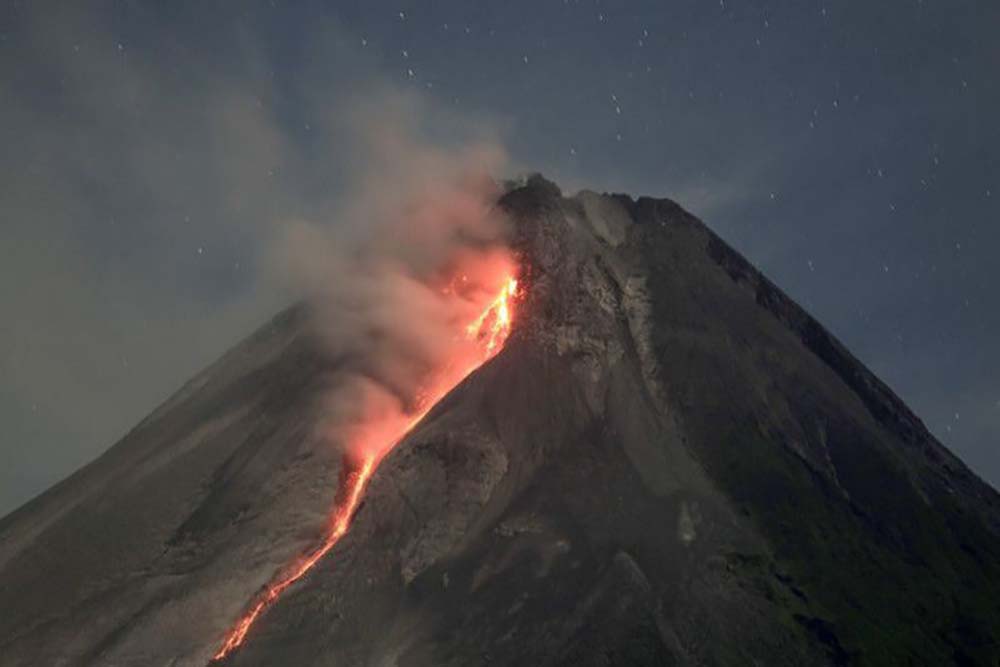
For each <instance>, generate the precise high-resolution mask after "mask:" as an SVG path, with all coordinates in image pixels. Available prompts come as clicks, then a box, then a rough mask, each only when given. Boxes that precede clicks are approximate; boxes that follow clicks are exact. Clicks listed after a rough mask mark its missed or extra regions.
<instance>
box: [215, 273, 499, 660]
mask: <svg viewBox="0 0 1000 667" xmlns="http://www.w3.org/2000/svg"><path fill="white" fill-rule="evenodd" d="M517 294H518V291H517V280H516V279H515V278H513V277H507V278H506V279H505V280H504V281H503V286H502V288H501V289H500V292H499V293H498V294H497V296H496V297H495V298H494V299H493V300H492V301H491V302H490V303H489V304H487V306H486V307H485V309H484V310H483V311H482V312H481V313H480V314H479V316H478V317H476V319H475V320H473V321H472V322H471V323H469V324H468V325H467V326H466V327H465V336H466V339H467V341H469V342H471V343H473V344H474V347H473V349H474V350H476V352H477V353H476V354H474V355H472V357H471V358H469V357H468V355H465V356H466V357H467V358H463V359H457V360H455V361H456V362H457V363H452V364H449V366H448V367H447V368H444V369H442V370H441V372H440V376H439V377H438V378H436V379H435V381H434V382H433V385H432V387H431V388H429V389H427V390H426V391H425V392H424V393H423V397H422V400H421V401H420V405H418V406H417V408H416V409H415V410H414V412H413V413H411V414H410V415H405V416H403V417H404V421H402V422H401V423H399V424H387V425H382V428H380V429H377V430H376V431H375V433H377V434H378V435H379V436H380V439H381V442H364V443H361V446H360V447H358V448H357V451H358V452H359V455H358V457H357V458H359V459H360V460H359V461H357V462H356V463H355V465H356V466H357V467H356V468H355V469H354V470H353V471H352V472H350V473H349V474H348V475H347V477H346V479H345V480H344V486H343V487H342V489H341V493H340V494H338V495H339V496H340V497H341V498H342V500H341V502H339V503H338V504H337V507H336V509H335V511H334V514H333V517H332V521H331V523H330V528H329V530H328V532H327V533H326V535H325V537H324V539H323V542H322V543H321V544H320V545H319V546H318V547H316V548H314V549H313V550H312V551H310V552H308V553H306V554H304V555H302V556H301V557H299V558H298V559H297V560H296V561H295V562H294V563H292V564H291V565H290V566H289V567H288V568H286V569H285V570H284V571H281V572H279V573H278V575H277V576H276V577H275V578H274V579H273V580H272V582H271V583H270V584H268V586H267V587H266V588H265V589H264V590H263V591H262V592H261V593H260V594H259V595H258V596H257V597H256V599H255V601H254V602H253V604H252V605H251V606H250V607H249V609H248V610H247V612H246V613H245V614H244V615H243V616H242V617H241V618H240V619H239V621H237V622H236V624H235V625H234V626H233V627H232V628H231V629H230V630H229V632H228V633H227V634H226V637H225V639H224V641H223V642H222V645H221V646H220V647H219V650H218V651H217V652H216V653H215V655H214V656H212V661H213V662H215V661H219V660H223V659H225V658H226V657H228V656H229V655H230V654H231V653H232V652H233V651H235V650H236V649H237V648H239V646H240V645H241V644H242V643H243V641H244V640H245V639H246V636H247V632H249V631H250V628H251V627H252V626H253V624H254V622H256V620H257V619H258V618H260V615H261V614H263V613H264V612H265V611H266V610H267V609H268V608H269V607H270V606H271V605H273V604H274V603H275V602H276V601H277V600H278V598H279V597H281V594H282V593H284V592H285V590H287V589H288V588H289V587H290V586H291V585H292V584H294V583H295V582H296V581H298V580H299V579H301V578H302V577H303V576H305V574H306V573H307V572H309V570H311V569H312V568H313V566H315V565H316V563H318V562H319V561H320V559H321V558H323V556H325V555H326V554H327V552H329V551H330V549H332V548H333V547H334V545H336V544H337V542H339V541H340V538H342V537H343V536H344V535H345V534H346V533H347V530H348V529H349V528H350V525H351V519H352V518H353V516H354V512H355V510H357V508H358V504H359V503H360V502H361V497H362V495H363V494H364V490H365V487H366V486H367V485H368V481H369V480H370V479H371V476H372V474H373V473H374V472H375V469H376V468H377V467H378V464H379V462H380V461H381V460H382V458H383V457H384V456H385V455H386V454H387V453H389V451H390V450H391V449H392V448H393V447H394V446H395V445H396V444H397V443H398V442H399V441H400V440H401V439H402V438H403V436H405V435H406V434H407V433H408V432H409V431H410V430H412V429H413V427H414V426H416V425H417V423H418V422H420V420H421V419H423V418H424V416H426V415H427V413H428V412H430V410H431V408H433V407H434V405H435V404H436V403H437V402H438V401H440V400H441V399H442V398H444V396H445V395H446V394H447V393H448V392H450V391H451V390H452V389H453V388H454V387H455V386H456V385H458V383H459V382H461V381H462V380H463V379H465V377H466V376H468V375H469V374H470V373H472V371H474V370H476V369H477V368H479V366H481V365H482V364H483V363H485V362H486V361H488V360H489V359H491V358H492V357H493V356H494V355H495V354H496V353H497V352H499V351H500V349H501V348H502V347H503V344H504V342H505V341H506V340H507V336H508V335H510V330H511V326H512V323H513V318H512V310H513V305H514V304H513V302H514V299H515V297H516V296H517ZM345 465H348V458H347V457H345Z"/></svg>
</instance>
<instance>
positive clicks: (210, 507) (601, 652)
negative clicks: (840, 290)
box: [0, 177, 1000, 666]
mask: <svg viewBox="0 0 1000 667" xmlns="http://www.w3.org/2000/svg"><path fill="white" fill-rule="evenodd" d="M500 205H501V206H502V207H503V208H504V209H505V210H506V211H507V212H508V214H509V216H510V217H511V218H512V219H513V220H514V222H515V225H514V229H515V232H514V239H513V245H514V248H515V249H516V250H517V251H518V253H519V255H520V258H521V263H522V272H523V273H522V276H521V280H522V283H523V284H524V285H525V290H524V296H523V298H522V301H521V303H519V304H518V308H517V319H516V321H515V329H514V332H513V334H512V335H511V337H510V339H509V340H508V342H507V344H506V347H505V348H504V350H503V351H502V352H501V353H500V354H499V355H497V356H496V357H495V358H493V359H492V361H490V362H488V363H487V364H486V365H484V366H483V367H481V368H480V369H479V370H478V371H476V372H475V373H473V374H472V375H471V376H469V377H468V378H467V379H466V380H465V381H464V382H463V383H462V384H461V385H459V387H457V388H456V389H455V390H454V391H453V392H452V393H451V394H449V395H448V396H447V397H446V398H445V399H444V400H443V401H442V402H441V403H439V404H438V406H437V407H436V408H435V409H434V410H433V411H432V412H431V413H430V414H429V415H428V416H427V417H426V418H425V419H424V420H423V421H422V422H421V423H420V424H419V425H418V426H417V428H416V429H415V430H414V431H413V432H411V433H410V435H409V436H407V437H406V438H405V439H404V441H403V442H402V443H401V444H400V445H399V446H398V447H396V449H395V450H394V451H393V452H392V453H391V454H390V455H389V456H388V457H387V458H386V459H385V460H384V461H383V462H382V465H381V467H380V468H379V470H378V472H377V473H376V474H375V476H374V477H373V479H372V481H371V484H370V485H369V487H368V489H367V492H366V495H365V500H364V501H363V502H362V504H361V506H360V508H359V510H358V512H357V514H356V516H355V519H354V523H353V526H352V528H351V530H350V532H349V533H348V534H347V536H346V537H345V538H344V539H343V540H342V541H341V542H340V543H339V544H338V545H337V546H336V547H335V548H334V549H333V550H332V551H331V552H330V553H329V554H327V555H326V557H325V558H324V559H323V560H322V561H321V562H320V563H319V564H318V565H317V566H316V568H315V569H314V570H312V571H311V572H310V573H309V574H308V575H306V576H305V577H304V578H303V579H302V580H300V581H299V582H297V583H296V584H295V585H294V586H293V587H291V588H290V589H288V590H287V591H285V593H284V595H283V596H282V598H281V599H280V600H279V601H278V602H277V603H276V604H275V605H274V606H273V607H272V608H270V609H269V610H268V611H267V612H266V613H265V614H264V615H263V616H262V617H261V618H260V620H259V621H258V622H257V623H256V624H255V625H254V626H253V628H252V629H251V631H250V633H249V634H248V636H247V639H246V642H245V644H244V645H243V646H242V647H241V648H240V649H239V650H238V651H236V652H235V653H234V654H232V656H231V657H230V658H228V659H227V661H226V662H227V664H232V665H277V664H289V665H369V664H370V665H380V666H381V665H399V666H404V665H474V664H488V663H493V664H500V665H506V664H519V665H523V664H530V665H534V664H543V665H562V664H572V665H704V664H739V665H742V664H755V663H756V664H766V665H782V664H784V665H803V664H818V665H822V664H835V665H839V664H907V663H909V664H926V665H942V664H983V665H993V664H997V661H998V660H1000V645H998V641H1000V607H998V605H997V604H996V600H998V599H1000V525H998V521H1000V514H998V510H1000V498H998V496H997V494H996V493H995V492H994V491H993V490H992V489H990V488H989V487H988V486H987V485H985V484H984V483H983V482H981V481H980V480H979V479H977V478H976V477H975V476H974V475H973V474H972V473H970V472H969V471H968V470H967V469H966V468H965V466H964V465H962V463H961V462H960V461H958V460H957V459H956V458H955V457H954V456H952V455H951V454H950V453H949V452H948V451H947V450H945V449H944V448H943V447H942V446H941V445H940V444H939V443H938V442H937V441H935V440H934V438H933V437H932V436H931V435H930V434H929V433H928V432H927V431H926V429H925V428H924V427H923V425H922V424H921V422H920V421H919V419H917V418H916V417H915V416H914V415H913V414H912V413H910V411H909V410H908V409H907V408H906V407H905V406H904V405H903V404H902V403H901V402H900V401H899V399H898V398H896V397H895V396H894V395H893V394H892V392H891V391H890V390H889V389H888V388H886V387H885V386H884V385H883V384H882V383H880V382H879V381H878V380H877V379H876V378H875V377H873V376H872V375H871V374H870V373H869V372H868V371H867V370H866V369H865V368H864V367H863V366H861V365H860V364H859V363H858V362H857V361H856V360H855V359H854V358H853V357H852V356H851V355H850V354H849V353H848V352H847V351H846V350H845V349H843V347H842V346H841V345H840V344H839V343H838V342H837V341H836V340H834V339H833V338H832V337H831V336H830V335H829V334H828V333H827V332H826V331H825V330H823V328H822V327H821V326H819V325H818V324H817V323H816V322H815V321H814V320H812V319H811V318H810V317H809V316H808V315H806V314H805V313H804V312H802V311H801V309H799V308H798V307H797V306H796V305H795V304H794V303H792V302H791V301H789V300H788V299H787V297H785V296H784V295H783V294H782V293H781V292H780V291H779V290H778V289H776V288H775V287H774V286H773V285H772V284H771V283H769V282H768V281H767V280H766V279H765V278H764V277H763V276H761V275H760V274H759V273H758V272H757V271H756V270H754V269H753V268H752V267H751V266H750V265H749V264H748V263H747V262H746V261H745V260H743V259H742V258H741V257H740V256H739V255H737V254H736V253H735V252H733V251H732V250H731V249H730V248H729V247H728V246H726V245H725V244H724V243H723V242H722V241H720V240H719V239H718V238H717V237H716V236H714V235H713V234H712V233H711V232H710V231H709V230H708V229H707V228H706V227H705V226H704V225H702V224H701V223H700V222H699V221H697V220H696V219H695V218H693V217H692V216H690V215H689V214H687V213H686V212H684V211H683V210H682V209H681V208H680V207H678V206H677V205H676V204H674V203H672V202H670V201H666V200H652V199H639V200H638V201H634V200H632V199H630V198H627V197H624V196H599V195H596V194H592V193H586V192H584V193H581V194H579V195H577V196H575V197H573V198H563V197H562V196H561V194H560V192H559V191H558V189H557V188H556V187H555V186H554V185H552V184H551V183H548V182H546V181H544V180H542V179H540V178H537V177H536V178H533V179H531V180H529V181H528V183H527V184H526V185H524V186H521V187H518V188H515V189H512V190H511V191H510V192H508V193H507V194H506V195H505V196H504V198H503V199H502V200H501V202H500ZM308 324H309V314H308V312H307V311H306V310H305V309H302V308H296V309H292V310H289V311H287V312H285V313H283V314H282V315H279V316H278V317H277V318H276V319H275V320H274V321H273V322H272V323H271V324H269V325H268V326H266V327H264V328H263V329H262V330H261V331H259V332H258V333H256V334H255V335H254V336H253V337H251V338H250V339H248V340H247V341H245V342H244V343H242V344H241V345H239V346H238V347H236V348H235V349H234V350H233V351H232V352H230V353H229V354H227V355H226V356H225V357H223V358H222V359H221V360H220V361H219V362H218V363H216V364H215V365H214V366H212V367H210V368H209V369H207V370H206V371H204V372H203V373H202V374H201V375H200V376H199V377H197V378H195V379H194V380H193V381H192V382H191V383H190V384H189V385H188V386H187V387H185V388H184V389H183V390H182V391H181V392H180V393H179V394H178V395H177V396H175V397H174V398H173V399H171V401H169V402H168V403H167V404H165V405H164V406H162V407H161V408H160V409H159V410H157V411H156V412H155V413H154V414H153V415H151V416H150V417H149V418H148V419H146V420H145V421H144V422H142V423H141V424H140V425H139V426H138V427H136V429H135V430H134V431H133V432H132V433H130V434H129V435H128V436H127V437H126V438H124V439H123V440H122V441H121V442H119V443H118V444H117V445H115V447H113V448H112V449H110V450H109V451H108V452H107V453H106V454H105V455H104V456H102V457H101V458H100V459H98V460H97V461H95V462H94V463H93V464H91V465H90V466H88V467H86V468H84V469H83V470H81V471H80V472H78V473H77V474H76V475H74V476H73V477H71V478H69V479H68V480H66V481H65V482H63V483H61V484H59V485H58V486H56V487H54V488H53V489H51V490H50V491H49V492H47V493H46V494H44V495H42V496H41V497H39V498H38V499H36V500H35V501H33V502H31V503H29V504H28V505H26V506H24V507H23V508H21V509H20V510H18V511H17V512H15V513H13V514H12V515H10V516H8V517H6V518H5V519H4V520H3V521H2V522H0V609H3V614H0V663H2V664H3V665H42V664H44V665H62V664H65V665H79V664H107V665H205V664H206V663H207V662H208V661H209V659H210V657H211V655H212V654H213V653H214V651H215V650H216V649H217V648H218V644H219V641H220V639H221V638H222V636H223V635H224V633H225V631H226V630H227V629H228V628H229V626H230V625H231V624H232V623H233V621H234V620H235V619H236V618H237V617H238V616H239V615H240V614H241V613H242V612H243V611H244V609H245V606H246V604H247V601H248V600H250V599H251V598H252V597H253V595H254V593H255V592H256V591H257V590H258V589H259V588H260V587H261V586H263V585H264V584H266V583H267V582H268V581H269V580H270V578H271V576H272V575H273V573H274V572H275V570H277V569H278V568H279V567H280V566H282V565H283V564H285V563H287V562H289V561H290V560H292V559H293V558H294V557H295V555H296V554H299V553H301V552H303V551H304V550H306V549H308V548H309V547H310V545H313V544H315V543H316V541H317V540H319V539H320V535H321V534H322V531H323V528H324V525H325V522H326V521H327V520H328V518H329V511H330V508H331V506H332V504H333V501H334V496H335V494H336V489H337V482H338V479H339V478H340V477H341V475H342V474H343V471H342V465H341V461H340V457H339V455H338V454H337V453H336V452H335V451H333V450H332V448H331V447H329V444H328V443H327V442H325V441H324V439H323V438H321V437H320V436H319V434H318V433H317V429H316V424H317V421H318V419H319V416H320V410H319V405H318V397H319V396H320V395H321V394H322V392H323V391H324V390H325V389H326V388H327V387H326V384H327V383H328V382H329V378H330V377H331V373H330V371H331V370H333V369H335V368H336V366H337V364H338V360H337V359H336V358H335V356H334V357H331V355H330V354H329V353H321V351H320V347H319V346H318V345H317V344H316V342H315V340H314V339H313V338H312V337H311V335H310V333H309V331H310V328H309V326H308Z"/></svg>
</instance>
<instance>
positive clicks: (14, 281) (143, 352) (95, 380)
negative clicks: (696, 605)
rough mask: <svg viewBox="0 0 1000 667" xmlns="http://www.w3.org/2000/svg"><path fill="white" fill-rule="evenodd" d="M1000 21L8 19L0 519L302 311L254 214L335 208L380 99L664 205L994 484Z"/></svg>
mask: <svg viewBox="0 0 1000 667" xmlns="http://www.w3.org/2000/svg"><path fill="white" fill-rule="evenodd" d="M84 4H86V5H88V6H89V7H90V8H91V10H90V11H89V12H86V11H84V10H82V9H81V6H82V5H84ZM208 5H211V6H210V7H209V6H208ZM998 30H1000V4H997V3H996V2H985V1H984V2H968V1H963V0H879V2H870V1H860V0H856V1H853V2H847V1H843V0H841V1H837V0H831V1H830V2H822V1H818V2H817V1H812V0H805V1H803V0H789V1H787V2H750V1H742V0H721V1H720V0H697V1H695V0H669V1H668V0H657V1H655V2H594V1H592V0H591V1H582V0H581V1H580V2H563V1H561V0H559V1H554V0H552V1H550V0H539V1H537V2H530V3H529V2H524V3H519V2H490V3H485V2H473V1H470V0H460V1H452V2H350V3H349V2H339V3H337V2H329V3H317V2H294V3H293V2H291V1H288V2H276V1H275V2H242V1H241V2H220V3H207V2H191V3H184V2H169V3H167V2H91V3H77V2H74V3H67V4H65V5H58V4H55V3H46V2H23V3H18V2H13V3H11V2H6V3H5V4H4V6H3V8H2V9H0V147H2V149H0V173H2V178H0V308H2V311H0V312H2V317H0V424H2V426H3V435H2V439H0V514H4V513H6V512H7V511H9V510H11V509H13V508H15V507H16V506H17V505H19V504H21V503H22V502H24V501H25V500H27V499H28V498H30V497H32V496H33V495H35V494H37V493H39V492H40V491H42V490H44V489H45V488H47V487H48V486H50V485H51V484H52V483H54V482H55V481H57V480H59V479H60V478H62V477H64V476H65V475H67V474H69V473H70V472H72V471H73V470H75V469H76V468H78V467H79V466H80V465H82V464H84V463H86V462H87V461H89V460H91V459H92V458H93V457H95V456H96V455H97V454H99V453H100V452H101V451H103V450H104V449H106V448H107V446H109V445H110V444H112V443H113V442H114V441H115V440H117V439H118V438H119V437H121V436H122V435H123V434H124V433H125V432H126V431H127V430H128V429H129V428H130V427H132V426H133V425H135V424H136V423H137V422H138V421H139V420H140V419H141V418H142V417H144V416H145V415H146V414H148V413H149V412H150V411H151V410H152V409H153V408H154V407H155V406H156V405H157V404H158V403H159V402H161V401H162V400H163V399H165V398H166V397H167V396H169V395H170V394H171V393H172V392H173V391H174V390H176V389H177V388H178V387H179V386H180V385H181V383H183V382H184V381H185V380H186V379H187V378H189V377H190V376H191V375H192V374H193V373H195V372H196V371H197V370H199V369H200V368H201V367H203V366H204V365H205V364H207V363H209V362H211V361H212V360H214V359H215V358H216V357H217V356H218V355H219V354H220V353H221V352H223V351H224V350H225V349H227V348H228V347H229V346H231V345H232V344H233V343H234V342H236V341H237V340H238V339H239V338H241V337H242V336H244V335H246V334H248V333H249V332H250V331H252V330H253V328H254V327H255V326H257V325H258V324H259V323H261V322H263V321H264V320H266V319H267V317H268V316H269V315H271V314H273V313H274V312H276V311H277V310H278V309H280V308H281V307H282V306H283V305H285V304H287V303H288V302H289V301H290V300H291V299H292V298H294V295H293V294H292V293H291V292H290V291H289V289H288V287H287V285H284V284H283V283H282V282H281V281H280V280H279V279H276V278H275V275H274V271H273V270H272V269H271V268H270V265H269V261H268V253H269V250H268V248H269V246H270V244H271V243H272V242H273V237H274V235H275V229H276V226H279V225H280V224H281V221H283V220H292V219H305V220H320V221H323V220H324V219H325V218H326V217H329V215H330V212H331V211H332V210H334V209H335V208H336V204H337V202H338V201H339V200H340V199H342V198H343V197H345V196H349V193H347V192H346V191H347V189H348V188H349V182H350V175H351V173H352V172H353V171H354V170H355V169H356V168H357V166H358V165H359V164H361V163H363V162H364V160H365V155H364V149H363V147H359V146H358V144H357V142H356V141H354V140H353V138H352V137H351V136H350V132H349V126H348V125H347V124H345V122H344V118H345V116H347V115H349V112H348V109H349V108H355V107H353V106H352V102H351V101H352V100H357V99H359V98H365V97H366V96H368V97H369V98H370V99H374V100H384V99H388V98H387V97H386V92H385V91H392V95H401V96H404V97H406V98H407V99H411V100H417V101H418V102H417V103H415V104H414V105H413V106H412V108H411V107H407V109H408V111H407V113H410V114H411V115H412V116H413V118H412V119H409V121H408V122H411V123H412V124H413V126H414V127H415V128H416V129H417V131H419V132H420V133H421V136H423V137H424V138H425V140H426V141H428V142H439V143H441V144H442V145H452V144H461V142H462V141H463V140H464V139H465V136H466V135H467V134H469V133H482V132H487V133H489V134H490V135H491V136H494V137H496V138H497V140H498V141H499V142H501V143H502V144H503V146H504V147H505V149H506V151H507V153H508V154H509V157H510V162H509V164H508V169H507V173H503V174H498V176H500V177H504V176H511V175H514V174H516V173H521V172H525V171H541V172H543V173H544V174H545V175H546V176H548V177H549V178H551V179H553V180H556V181H557V182H558V183H559V184H560V185H561V186H562V188H563V190H564V191H566V192H574V191H576V190H577V189H579V188H583V187H587V188H591V189H595V190H599V191H620V192H628V193H631V194H634V195H640V194H645V195H654V196H665V197H670V198H673V199H675V200H676V201H678V202H679V203H680V204H681V205H682V206H684V207H685V208H687V209H688V210H690V211H692V212H693V213H695V214H696V215H698V216H699V217H701V218H702V219H704V220H705V222H706V223H707V224H708V225H709V226H710V227H712V228H713V229H714V230H715V231H717V232H718V233H719V234H720V235H721V236H722V237H723V238H725V239H726V240H727V241H729V242H730V243H731V244H732V245H733V246H735V247H736V248H737V249H738V250H739V251H741V252H742V253H743V254H745V255H746V256H747V257H748V258H749V259H750V260H751V261H753V262H754V263H755V264H756V265H757V266H758V267H759V268H760V269H761V270H763V271H764V273H766V274H767V275H768V276H769V277H770V278H771V279H773V280H774V281H775V282H776V283H777V284H778V285H780V286H781V287H782V288H783V289H784V290H785V291H786V292H788V293H789V294H790V295H791V296H792V297H793V298H794V299H796V300H797V301H798V302H799V303H801V304H802V305H803V306H804V307H805V308H806V309H807V310H809V311H810V312H811V313H812V314H813V315H815V316H816V317H817V318H818V319H819V320H820V321H821V322H822V323H823V324H824V325H826V326H827V327H828V328H829V329H830V330H832V331H833V332H834V334H835V335H837V336H838V337H839V338H840V339H841V340H842V341H843V342H844V343H845V344H846V345H847V346H848V348H850V349H851V350H852V352H854V354H856V355H857V356H858V357H859V358H860V359H861V360H862V361H863V362H864V363H866V364H867V365H868V366H869V367H870V368H871V369H872V370H874V371H875V373H876V374H877V375H879V376H880V377H881V378H882V379H884V380H885V381H886V382H887V383H888V384H889V385H890V386H891V387H892V388H893V389H894V390H895V391H896V392H897V393H899V394H900V395H901V396H902V397H903V399H904V400H905V401H906V402H907V403H908V404H909V405H910V406H911V407H912V408H913V409H914V410H915V411H916V412H917V413H918V414H919V415H920V416H921V417H922V418H923V419H924V421H925V423H926V424H927V426H928V427H929V428H930V429H931V431H932V432H933V433H935V434H936V435H937V436H938V437H939V438H940V439H941V440H942V442H944V443H945V445H947V446H948V447H950V448H951V449H952V450H953V451H955V452H956V453H957V454H958V455H959V456H960V457H961V458H963V459H964V460H965V461H966V462H967V463H968V464H969V465H970V466H971V467H972V469H973V470H975V471H976V472H977V473H979V474H980V475H981V476H982V477H984V478H985V479H986V480H988V481H990V482H991V483H992V484H993V485H994V486H997V485H1000V350H998V348H997V345H996V344H995V343H996V341H997V340H998V339H1000V297H998V296H997V290H996V287H997V285H998V283H1000V261H998V260H997V259H996V257H997V249H998V246H1000V219H998V218H1000V131H998V128H997V119H998V118H1000V84H998V77H997V72H1000V40H998V39H996V34H997V32H998ZM389 98H391V96H390V97H389ZM330 224H336V221H330Z"/></svg>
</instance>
